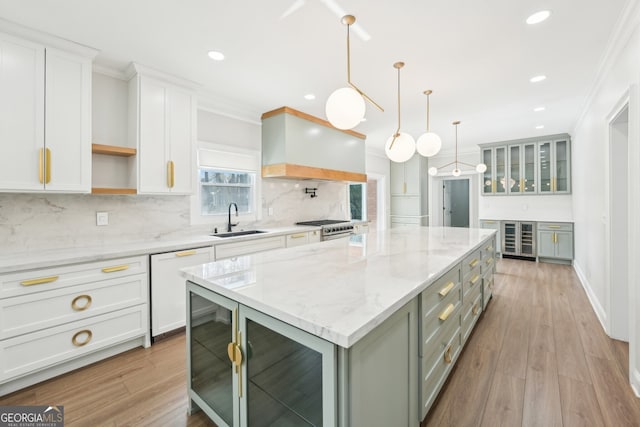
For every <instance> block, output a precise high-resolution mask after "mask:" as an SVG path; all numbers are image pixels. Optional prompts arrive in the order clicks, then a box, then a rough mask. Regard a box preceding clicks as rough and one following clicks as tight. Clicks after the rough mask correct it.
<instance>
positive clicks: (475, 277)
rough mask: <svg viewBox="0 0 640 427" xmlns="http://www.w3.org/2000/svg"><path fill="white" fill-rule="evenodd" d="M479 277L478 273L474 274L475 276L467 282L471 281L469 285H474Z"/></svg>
mask: <svg viewBox="0 0 640 427" xmlns="http://www.w3.org/2000/svg"><path fill="white" fill-rule="evenodd" d="M479 278H480V275H479V274H476V275H475V276H473V278H472V279H471V280H469V283H471V286H473V285H475V284H476V282H477V281H478V279H479Z"/></svg>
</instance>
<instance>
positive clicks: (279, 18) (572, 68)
mask: <svg viewBox="0 0 640 427" xmlns="http://www.w3.org/2000/svg"><path fill="white" fill-rule="evenodd" d="M626 2H627V0H607V1H601V0H562V1H560V0H518V1H513V0H395V1H393V2H391V1H371V0H269V1H266V0H232V1H229V0H225V1H222V0H188V1H185V0H181V1H179V0H91V1H87V0H56V1H51V0H20V1H16V0H0V17H2V18H4V19H7V20H10V21H14V22H17V23H19V24H22V25H25V26H28V27H31V28H35V29H38V30H42V31H45V32H48V33H51V34H55V35H57V36H60V37H63V38H66V39H69V40H73V41H75V42H78V43H81V44H85V45H88V46H91V47H93V48H96V49H98V50H99V51H100V54H99V55H98V57H97V58H96V63H98V64H100V65H103V66H106V67H109V68H113V69H116V70H124V69H125V68H126V66H127V65H128V64H129V62H131V61H136V62H139V63H141V64H143V65H146V66H150V67H153V68H156V69H158V70H162V71H165V72H168V73H171V74H174V75H177V76H180V77H183V78H186V79H189V80H192V81H194V82H197V83H199V84H200V85H202V93H203V94H204V95H205V96H206V97H207V98H208V99H209V100H210V102H209V103H210V104H211V105H213V106H215V108H216V109H217V110H220V111H224V112H227V113H229V114H233V115H236V116H240V117H244V118H249V119H251V120H255V121H259V118H260V114H261V113H263V112H265V111H269V110H272V109H275V108H278V107H281V106H284V105H286V106H290V107H293V108H295V109H298V110H301V111H304V112H307V113H310V114H313V115H316V116H319V117H325V113H324V104H325V101H326V99H327V98H328V96H329V95H330V94H331V92H332V91H333V90H335V89H337V88H339V87H343V86H345V85H346V27H345V26H344V25H342V24H341V22H340V17H341V16H342V15H343V14H345V13H349V14H353V15H355V16H356V19H357V23H356V24H359V25H361V27H362V29H364V30H365V31H366V32H367V33H368V34H369V35H370V36H371V37H370V39H369V40H368V41H364V40H362V39H361V38H360V37H359V36H358V35H357V34H356V28H353V31H352V35H351V78H352V81H353V82H354V83H355V84H356V85H358V86H359V87H360V88H361V89H362V90H363V91H365V92H366V93H367V94H368V95H369V96H371V98H373V99H374V100H375V101H376V102H377V103H379V104H381V105H382V106H383V107H384V109H385V111H384V113H382V112H379V111H378V110H376V109H375V108H373V107H372V106H371V105H369V104H368V105H367V114H366V118H367V121H366V122H363V123H361V124H360V125H359V126H358V127H356V128H355V130H357V131H359V132H362V133H365V134H366V135H367V145H368V146H370V147H375V148H379V149H382V148H383V146H384V142H385V140H386V139H387V137H388V136H389V135H391V134H392V133H393V132H394V131H395V128H396V126H397V98H396V96H397V94H396V92H397V90H396V88H397V80H396V79H397V71H396V69H395V68H393V63H394V62H396V61H404V62H405V64H406V65H405V67H404V68H403V69H402V71H401V98H402V103H401V108H402V111H401V113H402V115H401V117H402V130H403V131H404V132H407V133H410V134H412V135H413V136H414V137H415V138H417V137H418V136H419V135H420V134H421V133H423V132H424V131H425V126H426V96H425V95H424V94H423V91H424V90H426V89H432V90H433V94H432V95H431V130H432V131H433V132H436V133H438V134H439V135H440V136H441V137H442V140H443V151H444V152H446V151H452V146H453V139H454V129H453V126H452V124H451V122H452V121H454V120H461V121H462V123H461V125H460V127H459V133H458V135H459V144H460V149H461V150H465V149H471V148H472V147H474V146H475V144H479V143H485V142H494V141H501V140H507V139H515V138H526V137H532V136H538V135H547V134H555V133H563V132H568V133H571V131H572V130H573V127H574V126H575V124H576V122H577V120H578V117H579V115H580V113H581V111H582V107H583V105H584V102H585V100H586V97H587V95H588V93H589V90H590V89H591V87H592V85H593V83H594V81H595V77H596V72H597V69H598V66H599V64H600V61H601V58H602V56H603V54H604V52H605V49H606V47H607V44H608V41H609V39H610V37H611V35H612V33H613V31H614V29H615V27H616V24H617V22H618V20H619V19H620V17H621V14H622V13H623V10H624V9H625V4H626ZM541 9H549V10H551V11H552V15H551V17H550V18H549V19H548V20H546V21H545V22H543V23H541V24H537V25H533V26H530V25H527V24H526V23H525V19H526V18H527V16H529V15H530V14H531V13H533V12H536V11H538V10H541ZM285 15H286V16H285ZM212 49H215V50H219V51H222V52H223V53H224V54H225V56H226V59H225V60H224V61H221V62H216V61H212V60H211V59H209V58H208V56H207V52H208V51H209V50H212ZM539 74H544V75H546V76H547V79H546V80H545V81H543V82H540V83H536V84H533V83H530V82H529V79H530V78H531V77H532V76H535V75H539ZM307 93H313V94H315V95H316V99H315V100H313V101H308V100H305V99H304V98H303V96H304V95H305V94H307ZM539 106H544V107H545V108H546V109H545V110H544V111H542V112H534V111H533V109H534V107H539ZM538 125H544V128H543V129H536V126H538Z"/></svg>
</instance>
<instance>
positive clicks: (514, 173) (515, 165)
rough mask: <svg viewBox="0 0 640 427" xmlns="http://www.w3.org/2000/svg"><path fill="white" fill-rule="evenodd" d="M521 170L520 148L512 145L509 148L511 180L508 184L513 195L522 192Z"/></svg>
mask: <svg viewBox="0 0 640 427" xmlns="http://www.w3.org/2000/svg"><path fill="white" fill-rule="evenodd" d="M520 170H521V163H520V146H519V145H512V146H510V147H509V180H508V184H507V185H508V189H509V193H511V194H518V193H521V192H522V187H523V183H522V182H521V181H522V176H521V175H520Z"/></svg>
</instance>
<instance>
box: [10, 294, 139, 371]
mask: <svg viewBox="0 0 640 427" xmlns="http://www.w3.org/2000/svg"><path fill="white" fill-rule="evenodd" d="M148 316H149V313H148V312H147V305H146V304H142V305H139V306H135V307H129V308H125V309H123V310H119V311H115V312H112V313H107V314H103V315H101V316H96V317H91V318H88V319H84V320H81V321H78V322H72V323H67V324H65V325H61V326H57V327H54V328H50V329H45V330H42V331H38V332H33V333H31V334H25V335H21V336H18V337H15V338H10V339H7V340H4V341H0V369H2V371H1V372H0V382H5V381H7V380H10V379H12V378H15V377H19V376H21V375H25V374H29V373H32V372H34V371H36V370H39V369H42V368H46V367H48V366H51V365H54V364H56V363H60V362H64V361H66V360H69V359H73V358H75V357H80V356H82V355H85V354H87V353H90V352H93V351H96V350H100V349H102V348H105V347H109V346H112V345H114V344H117V343H119V342H124V341H127V340H129V339H131V338H136V337H139V336H143V335H144V334H145V333H146V332H147V331H148V328H149V325H148Z"/></svg>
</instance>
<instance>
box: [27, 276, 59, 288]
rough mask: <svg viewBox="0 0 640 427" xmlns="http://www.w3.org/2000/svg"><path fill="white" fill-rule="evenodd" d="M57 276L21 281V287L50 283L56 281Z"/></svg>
mask: <svg viewBox="0 0 640 427" xmlns="http://www.w3.org/2000/svg"><path fill="white" fill-rule="evenodd" d="M58 278H59V276H50V277H41V278H40V279H31V280H23V281H22V282H20V284H21V285H22V286H32V285H42V284H43V283H51V282H55V281H56V280H58Z"/></svg>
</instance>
